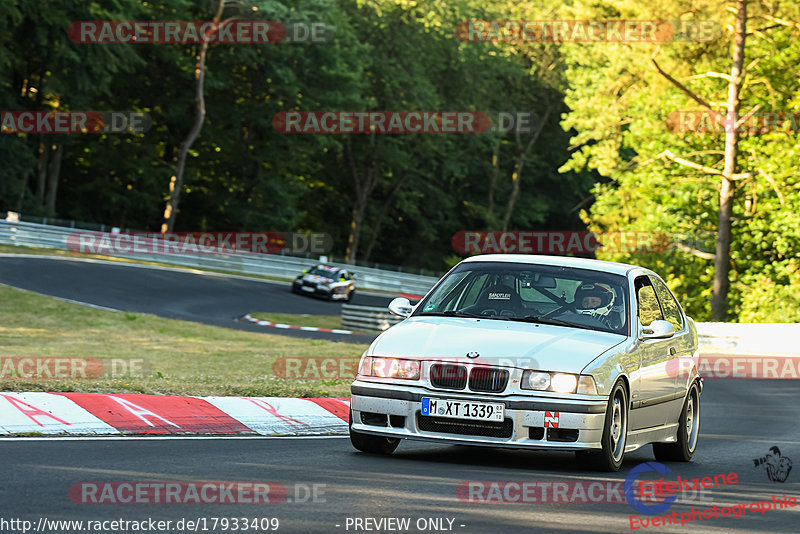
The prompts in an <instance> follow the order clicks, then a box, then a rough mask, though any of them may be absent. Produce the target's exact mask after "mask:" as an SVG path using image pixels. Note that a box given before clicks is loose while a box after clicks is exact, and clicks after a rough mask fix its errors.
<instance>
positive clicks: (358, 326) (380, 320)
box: [342, 304, 403, 332]
mask: <svg viewBox="0 0 800 534" xmlns="http://www.w3.org/2000/svg"><path fill="white" fill-rule="evenodd" d="M402 320H403V318H402V317H398V316H397V315H395V314H393V313H392V312H390V311H389V310H388V309H386V308H375V307H372V306H355V305H353V304H342V327H344V328H352V329H353V330H362V331H367V332H383V331H384V330H386V329H387V328H389V327H390V326H393V325H396V324H397V323H399V322H400V321H402Z"/></svg>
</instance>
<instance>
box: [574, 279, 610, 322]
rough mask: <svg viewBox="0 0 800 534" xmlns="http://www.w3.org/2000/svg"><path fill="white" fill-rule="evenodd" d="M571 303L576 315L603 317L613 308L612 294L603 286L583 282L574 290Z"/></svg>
mask: <svg viewBox="0 0 800 534" xmlns="http://www.w3.org/2000/svg"><path fill="white" fill-rule="evenodd" d="M573 302H574V303H575V307H576V308H575V309H576V311H577V312H578V313H582V314H584V315H593V316H597V315H600V316H603V317H605V316H607V315H608V314H609V313H611V309H612V308H613V307H614V292H613V291H612V290H611V289H609V288H608V287H607V286H605V285H600V284H591V283H585V282H584V283H583V284H581V285H580V286H579V287H578V289H577V290H575V300H574V301H573Z"/></svg>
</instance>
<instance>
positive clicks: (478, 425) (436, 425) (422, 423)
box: [417, 412, 514, 438]
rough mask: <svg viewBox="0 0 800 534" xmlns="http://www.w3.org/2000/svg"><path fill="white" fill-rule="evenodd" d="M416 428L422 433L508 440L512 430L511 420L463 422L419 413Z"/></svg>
mask: <svg viewBox="0 0 800 534" xmlns="http://www.w3.org/2000/svg"><path fill="white" fill-rule="evenodd" d="M417 427H418V428H419V429H420V430H421V431H423V432H438V433H442V434H461V435H464V436H483V437H487V438H510V437H511V434H512V432H513V430H514V428H513V424H512V422H511V419H504V420H503V422H502V423H495V422H490V421H465V420H461V419H447V418H445V417H430V416H428V415H422V414H420V412H417Z"/></svg>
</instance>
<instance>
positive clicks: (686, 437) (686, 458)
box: [653, 383, 700, 462]
mask: <svg viewBox="0 0 800 534" xmlns="http://www.w3.org/2000/svg"><path fill="white" fill-rule="evenodd" d="M699 439H700V391H699V389H698V388H697V384H696V383H693V384H692V385H691V386H690V387H689V393H688V394H687V395H686V401H685V402H684V403H683V409H682V410H681V415H680V418H679V419H678V440H677V441H676V442H675V443H653V454H654V455H655V457H656V460H659V461H666V462H690V461H691V460H692V456H694V451H695V450H696V449H697V442H698V440H699Z"/></svg>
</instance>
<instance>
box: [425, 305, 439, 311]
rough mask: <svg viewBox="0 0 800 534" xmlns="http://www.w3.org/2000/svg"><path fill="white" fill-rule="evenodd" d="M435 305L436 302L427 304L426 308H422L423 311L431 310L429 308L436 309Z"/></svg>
mask: <svg viewBox="0 0 800 534" xmlns="http://www.w3.org/2000/svg"><path fill="white" fill-rule="evenodd" d="M435 307H436V304H428V305H427V306H425V309H424V310H422V311H429V310H432V309H434V308H435Z"/></svg>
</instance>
